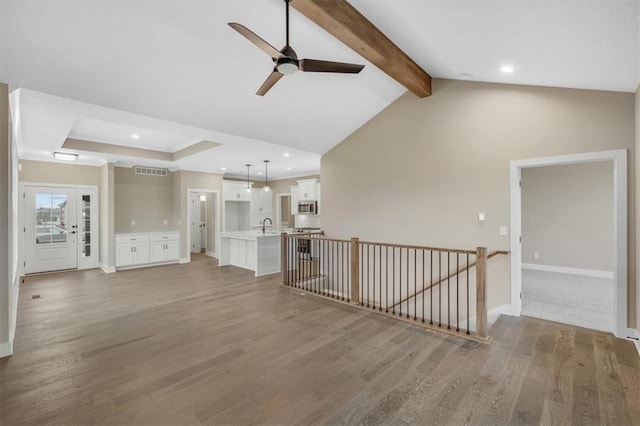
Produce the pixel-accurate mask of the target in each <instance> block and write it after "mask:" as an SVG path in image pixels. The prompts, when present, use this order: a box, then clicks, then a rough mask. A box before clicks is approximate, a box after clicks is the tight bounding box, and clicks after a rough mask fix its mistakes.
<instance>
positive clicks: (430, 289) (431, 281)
mask: <svg viewBox="0 0 640 426" xmlns="http://www.w3.org/2000/svg"><path fill="white" fill-rule="evenodd" d="M429 258H430V260H429V276H430V281H429V287H430V288H429V293H430V295H429V298H430V300H431V306H430V307H429V324H431V325H433V250H429Z"/></svg>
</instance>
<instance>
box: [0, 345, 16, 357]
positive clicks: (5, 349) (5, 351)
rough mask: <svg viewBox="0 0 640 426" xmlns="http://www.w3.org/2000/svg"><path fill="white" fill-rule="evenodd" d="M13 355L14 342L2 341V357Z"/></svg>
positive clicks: (0, 353) (0, 355)
mask: <svg viewBox="0 0 640 426" xmlns="http://www.w3.org/2000/svg"><path fill="white" fill-rule="evenodd" d="M11 355H13V342H6V343H0V358H4V357H6V356H11Z"/></svg>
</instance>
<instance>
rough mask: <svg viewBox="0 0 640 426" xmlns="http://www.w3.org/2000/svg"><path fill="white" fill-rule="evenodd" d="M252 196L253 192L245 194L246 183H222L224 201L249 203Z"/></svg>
mask: <svg viewBox="0 0 640 426" xmlns="http://www.w3.org/2000/svg"><path fill="white" fill-rule="evenodd" d="M251 185H252V184H250V186H251ZM252 195H253V191H250V192H247V184H246V182H223V183H222V199H223V200H225V201H251V199H252Z"/></svg>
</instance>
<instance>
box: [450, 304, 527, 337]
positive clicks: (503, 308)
mask: <svg viewBox="0 0 640 426" xmlns="http://www.w3.org/2000/svg"><path fill="white" fill-rule="evenodd" d="M500 315H510V316H515V314H514V313H513V307H512V306H511V305H509V304H507V305H500V306H498V307H497V308H493V309H491V310H490V311H489V312H487V324H489V325H491V324H493V323H494V322H496V320H497V319H498V317H499V316H500ZM466 326H467V322H466V321H460V328H462V327H465V328H466ZM469 329H470V330H474V331H475V329H476V317H471V318H470V319H469Z"/></svg>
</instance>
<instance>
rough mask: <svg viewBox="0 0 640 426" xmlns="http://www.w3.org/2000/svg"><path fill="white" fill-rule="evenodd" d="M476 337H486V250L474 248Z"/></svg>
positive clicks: (484, 248)
mask: <svg viewBox="0 0 640 426" xmlns="http://www.w3.org/2000/svg"><path fill="white" fill-rule="evenodd" d="M476 335H477V336H478V337H480V338H483V339H484V338H486V337H487V248H486V247H477V248H476Z"/></svg>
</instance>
